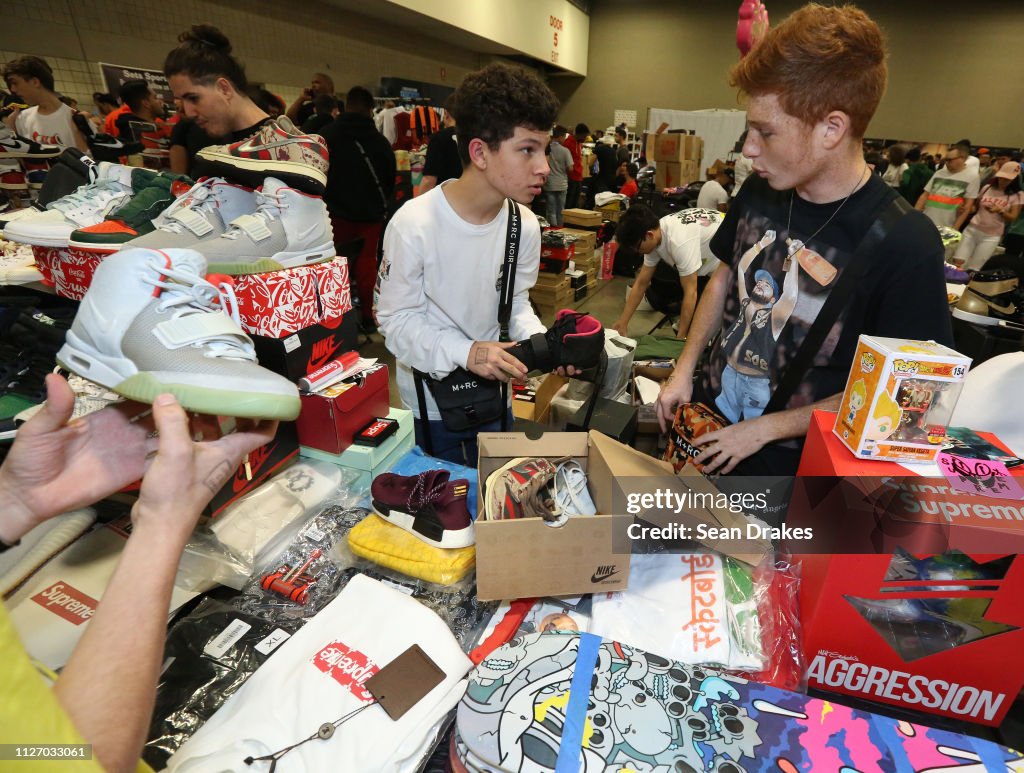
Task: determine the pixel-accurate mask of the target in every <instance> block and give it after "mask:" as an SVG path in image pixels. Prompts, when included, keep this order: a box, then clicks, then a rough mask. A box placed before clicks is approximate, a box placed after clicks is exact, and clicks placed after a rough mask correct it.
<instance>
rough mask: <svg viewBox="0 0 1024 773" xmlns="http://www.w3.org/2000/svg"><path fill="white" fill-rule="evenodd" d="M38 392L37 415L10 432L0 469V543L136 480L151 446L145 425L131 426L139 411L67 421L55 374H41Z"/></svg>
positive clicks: (66, 399) (69, 406)
mask: <svg viewBox="0 0 1024 773" xmlns="http://www.w3.org/2000/svg"><path fill="white" fill-rule="evenodd" d="M46 387H47V400H46V403H45V404H44V405H43V408H42V410H40V411H39V412H38V413H37V414H36V415H35V416H33V417H32V418H31V419H29V420H28V421H27V422H26V423H25V424H24V425H22V426H21V428H20V429H19V430H18V436H17V439H16V440H15V442H14V445H13V446H12V447H11V451H10V453H9V454H8V455H7V459H6V460H5V462H4V465H3V467H0V512H2V513H3V519H2V520H0V539H2V540H3V541H4V542H7V543H13V542H15V541H16V540H17V539H19V538H20V536H21V535H22V534H25V533H27V532H28V531H29V530H30V529H32V528H33V527H34V526H36V525H38V524H40V523H42V522H43V521H45V520H46V519H48V518H51V517H53V516H55V515H58V514H60V513H63V512H67V511H68V510H74V509H76V508H79V507H84V506H86V505H90V504H92V503H93V502H96V501H97V500H100V499H103V498H104V497H107V496H110V495H111V494H113V493H114V492H116V491H119V490H120V489H122V488H124V487H125V486H127V485H128V484H130V483H132V482H134V481H137V480H138V479H139V478H141V477H142V474H143V472H144V471H145V462H146V458H147V455H148V454H149V453H150V452H151V451H154V450H155V449H156V445H157V442H156V440H155V439H153V438H150V437H148V435H149V430H150V427H147V426H146V425H145V424H143V423H141V422H138V423H135V422H132V421H131V416H133V415H134V414H139V413H141V412H143V411H145V410H146V406H144V405H139V404H138V403H133V404H127V403H126V404H121V405H117V406H114V407H111V408H107V409H104V410H102V411H98V412H96V413H94V414H91V415H89V416H87V417H85V418H83V419H77V420H74V421H70V422H69V421H68V419H70V417H71V413H72V410H73V409H74V405H75V394H74V392H73V391H72V390H71V387H70V386H68V383H67V382H66V381H65V380H64V379H63V378H61V377H60V376H57V375H51V376H47V378H46Z"/></svg>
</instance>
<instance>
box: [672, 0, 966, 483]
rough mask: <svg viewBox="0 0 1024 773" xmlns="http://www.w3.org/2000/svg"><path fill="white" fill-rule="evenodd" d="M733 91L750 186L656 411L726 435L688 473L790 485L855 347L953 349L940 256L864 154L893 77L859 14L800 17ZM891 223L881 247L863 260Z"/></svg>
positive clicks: (820, 12) (738, 70)
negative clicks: (693, 408) (906, 341)
mask: <svg viewBox="0 0 1024 773" xmlns="http://www.w3.org/2000/svg"><path fill="white" fill-rule="evenodd" d="M730 75H731V84H732V85H733V86H736V87H738V88H739V90H740V91H741V92H742V93H743V94H744V95H746V97H747V100H748V103H747V127H748V132H747V138H746V142H745V143H744V145H743V155H744V156H746V157H748V158H750V159H751V160H752V162H753V173H752V174H751V176H750V177H749V178H748V179H747V181H746V182H745V183H744V185H743V187H742V189H741V190H740V192H739V193H738V194H737V196H736V198H735V199H734V202H733V204H732V205H731V207H730V208H729V213H728V214H727V215H726V217H725V220H724V221H723V223H722V225H721V227H720V228H719V229H718V232H717V233H716V234H715V237H714V238H713V239H712V241H711V250H712V252H714V253H715V255H716V256H717V257H718V258H719V260H721V266H719V268H717V269H716V270H715V272H714V274H713V275H712V277H711V279H710V281H709V282H708V285H707V288H706V289H705V290H704V292H703V294H702V296H701V299H700V303H699V305H698V306H697V310H696V312H695V314H694V318H693V322H692V324H691V326H690V334H689V340H688V342H687V345H686V348H685V349H684V351H683V353H682V355H681V356H680V358H679V362H678V363H677V366H676V369H675V372H674V374H673V376H672V378H671V379H670V380H669V383H668V384H667V385H666V386H665V387H664V389H663V391H662V394H661V397H660V398H659V400H658V405H657V409H658V415H659V419H660V420H661V422H662V424H663V426H664V424H665V423H666V422H670V421H671V420H672V416H673V415H674V413H675V410H676V408H677V406H678V405H679V404H681V403H686V402H691V401H692V402H703V403H704V404H705V405H707V406H709V407H713V408H715V409H717V410H718V412H719V413H721V414H722V415H723V416H724V417H725V418H726V419H728V420H729V421H730V422H732V425H731V426H727V427H725V428H724V429H722V430H719V431H717V432H712V433H708V434H706V435H703V436H702V437H701V438H700V439H699V440H698V441H697V442H698V444H700V445H702V446H703V452H702V454H701V455H700V456H699V457H698V458H697V459H696V460H695V461H697V462H698V463H703V464H705V465H706V467H707V469H708V471H711V472H715V471H717V472H722V473H728V472H732V471H734V470H735V471H736V472H739V473H744V474H748V475H786V474H792V473H794V472H795V471H796V467H797V464H798V462H799V458H800V451H801V445H802V442H803V437H804V436H805V435H806V433H807V429H808V427H809V425H810V419H811V412H812V411H813V410H815V409H826V410H836V409H837V407H838V405H839V400H840V397H841V393H842V390H843V386H844V384H845V381H846V377H847V374H848V373H849V370H850V364H851V362H852V360H853V353H854V350H855V347H856V344H857V338H858V336H859V335H860V334H861V333H866V334H870V335H879V336H892V337H897V338H916V339H934V340H936V341H939V342H940V343H943V344H951V343H952V332H951V328H950V318H949V312H948V309H947V307H946V292H945V284H944V279H943V270H942V255H943V251H942V243H941V242H940V240H939V237H938V233H937V232H936V230H935V227H934V226H933V225H932V224H931V223H929V222H928V221H927V219H926V218H925V217H924V216H922V215H921V214H920V213H918V212H914V211H912V210H910V209H909V207H908V208H900V207H899V206H898V205H892V202H893V199H894V198H895V197H896V196H897V194H896V192H895V191H894V190H893V189H892V188H890V187H889V186H888V185H886V184H885V183H884V182H883V181H882V179H881V178H880V177H879V176H878V175H873V174H871V173H870V170H869V169H868V168H867V165H866V164H865V162H864V155H863V151H862V148H861V145H862V139H863V137H864V134H865V131H866V130H867V127H868V123H869V122H870V120H871V117H872V116H873V115H874V113H875V110H876V109H877V107H878V104H879V102H880V101H881V99H882V94H883V93H884V91H885V83H886V76H887V67H886V51H885V43H884V40H883V38H882V33H881V31H880V30H879V28H878V25H877V24H875V22H874V21H872V20H871V19H870V18H869V17H868V16H867V15H866V14H865V13H863V12H862V11H860V10H858V9H856V8H854V7H853V6H845V7H824V6H821V5H817V4H814V3H812V4H809V5H806V6H804V7H803V8H801V9H800V10H798V11H796V12H795V13H794V14H792V15H791V16H789V17H788V18H787V19H785V20H784V21H783V22H782V23H781V24H779V25H778V26H775V27H772V29H771V30H769V32H768V33H767V34H766V36H765V38H764V39H763V40H762V41H761V42H760V43H759V44H758V45H757V46H755V47H754V49H753V50H752V51H751V52H750V53H749V54H748V55H747V56H746V57H745V58H744V59H742V60H741V61H740V62H739V63H738V64H737V65H735V67H733V69H732V71H731V74H730ZM883 215H885V219H886V222H890V221H891V222H892V226H891V228H890V229H889V230H888V235H887V236H886V237H885V238H884V240H882V241H881V243H880V244H876V245H875V246H874V248H873V249H871V250H870V251H868V250H867V249H863V250H861V251H858V246H859V245H860V244H861V241H862V239H863V238H864V237H865V234H867V233H868V232H869V231H870V230H871V229H872V225H873V224H875V223H876V222H878V221H879V218H880V216H883ZM890 215H893V216H892V217H890ZM880 231H881V229H876V233H877V232H880ZM851 270H852V273H851V275H850V276H851V277H853V278H855V279H856V281H855V282H854V281H849V280H848V281H847V282H845V283H843V291H842V292H840V293H837V294H836V300H837V301H838V302H837V303H833V304H832V307H831V309H830V312H831V311H833V310H836V309H838V316H837V317H835V318H834V319H833V318H832V316H831V314H825V315H824V316H823V317H822V320H823V322H822V323H821V324H819V325H818V330H819V331H820V332H822V333H824V335H823V337H821V338H820V339H818V340H820V341H821V343H820V344H813V343H812V346H811V347H810V349H808V351H807V355H808V356H811V359H810V360H808V364H807V366H805V367H798V368H795V369H794V373H793V375H792V376H791V375H789V374H788V369H789V365H790V364H791V363H792V362H793V360H794V358H798V359H801V358H803V357H804V356H805V355H804V354H803V353H801V351H800V350H801V346H802V344H803V343H804V341H805V339H807V338H808V333H809V332H810V330H811V329H812V327H813V326H814V322H815V320H816V319H817V318H818V316H819V314H821V312H822V310H823V309H824V308H825V307H826V305H827V304H828V299H829V297H830V295H831V294H832V293H833V291H834V290H835V288H836V287H837V285H839V284H840V282H842V277H843V275H844V274H845V273H846V272H849V271H851ZM847 287H849V288H851V291H850V294H849V295H845V291H846V288H847ZM844 295H845V297H844ZM830 319H831V320H833V321H831V323H830V322H829V320H830ZM718 331H721V336H720V337H719V340H718V342H717V343H716V344H715V346H714V348H713V349H712V351H711V354H710V357H709V359H708V363H707V365H706V366H705V367H704V368H703V370H702V372H701V374H700V378H699V379H698V380H697V382H696V383H694V378H693V376H694V372H695V370H696V366H697V362H698V359H699V357H700V355H701V353H702V352H703V350H704V348H705V346H706V344H707V343H708V341H710V340H711V338H712V336H713V335H714V334H715V333H716V332H718ZM815 338H816V337H812V338H811V340H812V342H813V341H814V340H815ZM798 353H799V357H798ZM780 383H786V384H787V386H786V387H785V388H783V389H782V390H781V391H780V393H779V395H778V396H775V391H776V389H777V388H778V387H779V385H780ZM773 402H774V404H773V405H769V404H770V403H773ZM766 408H770V410H769V411H768V412H765V409H766Z"/></svg>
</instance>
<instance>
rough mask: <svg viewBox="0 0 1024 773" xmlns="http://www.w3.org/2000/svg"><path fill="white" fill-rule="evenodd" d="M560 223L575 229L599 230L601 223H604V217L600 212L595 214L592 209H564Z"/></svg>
mask: <svg viewBox="0 0 1024 773" xmlns="http://www.w3.org/2000/svg"><path fill="white" fill-rule="evenodd" d="M562 221H563V222H564V223H565V224H566V225H571V226H575V227H577V228H579V227H583V228H594V229H597V228H600V227H601V223H602V222H603V221H604V217H603V216H602V215H601V213H600V212H595V211H594V210H592V209H576V208H573V209H566V210H563V211H562Z"/></svg>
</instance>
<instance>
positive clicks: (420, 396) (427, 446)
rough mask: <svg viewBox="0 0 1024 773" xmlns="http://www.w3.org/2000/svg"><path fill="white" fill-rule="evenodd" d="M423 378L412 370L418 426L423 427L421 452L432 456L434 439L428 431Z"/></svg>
mask: <svg viewBox="0 0 1024 773" xmlns="http://www.w3.org/2000/svg"><path fill="white" fill-rule="evenodd" d="M424 378H425V376H424V375H423V374H422V373H420V372H419V371H418V370H416V369H415V368H413V369H412V380H413V383H414V384H416V402H418V403H419V407H420V426H421V427H423V450H424V451H426V452H427V454H428V455H429V456H433V455H434V439H433V437H432V436H431V435H432V433H431V431H430V415H429V414H428V413H427V396H426V395H425V394H424V393H423V379H424Z"/></svg>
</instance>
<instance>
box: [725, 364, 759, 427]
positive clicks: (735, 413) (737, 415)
mask: <svg viewBox="0 0 1024 773" xmlns="http://www.w3.org/2000/svg"><path fill="white" fill-rule="evenodd" d="M771 396H772V385H771V382H770V381H769V380H768V379H767V378H758V377H755V376H745V375H743V374H742V373H738V372H737V371H736V369H735V368H733V367H732V366H731V365H726V366H725V370H723V371H722V392H721V394H719V395H718V397H716V398H715V405H716V406H717V407H718V410H719V411H721V413H722V415H723V416H724V417H725V418H727V419H728V420H729V421H731V422H732V423H733V424H735V423H736V422H738V421H741V420H742V419H756V418H757V417H758V416H760V415H761V414H762V413H764V409H765V406H767V405H768V401H769V400H770V399H771Z"/></svg>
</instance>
